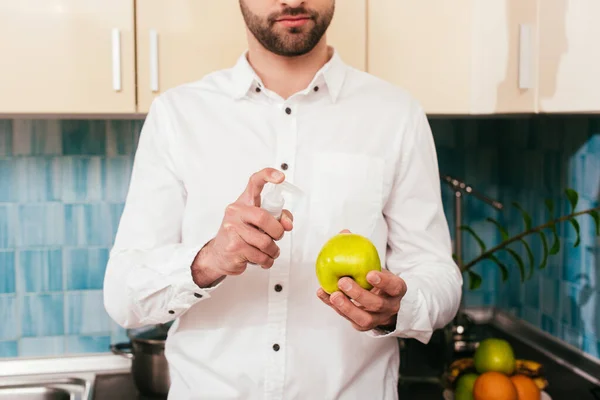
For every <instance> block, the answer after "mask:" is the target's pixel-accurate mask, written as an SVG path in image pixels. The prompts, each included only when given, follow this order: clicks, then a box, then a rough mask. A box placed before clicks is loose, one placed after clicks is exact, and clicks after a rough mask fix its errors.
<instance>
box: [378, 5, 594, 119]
mask: <svg viewBox="0 0 600 400" xmlns="http://www.w3.org/2000/svg"><path fill="white" fill-rule="evenodd" d="M538 1H539V0H455V1H446V0H419V1H415V0H376V1H370V2H369V9H368V32H367V37H368V45H367V48H368V56H367V60H368V70H369V72H371V73H372V74H374V75H377V76H379V77H381V78H383V79H385V80H388V81H390V82H392V83H394V84H396V85H399V86H401V87H403V88H405V89H406V90H408V91H409V92H410V93H411V94H412V95H413V96H415V97H416V98H417V99H418V100H419V101H420V102H421V104H422V105H423V106H424V108H425V110H426V112H428V113H430V114H493V113H522V112H523V113H529V112H534V111H536V87H535V86H536V82H537V76H536V71H537V51H536V45H535V44H536V40H537V2H538ZM574 1H579V0H574ZM591 1H594V0H591Z"/></svg>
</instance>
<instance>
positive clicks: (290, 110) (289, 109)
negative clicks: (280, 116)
mask: <svg viewBox="0 0 600 400" xmlns="http://www.w3.org/2000/svg"><path fill="white" fill-rule="evenodd" d="M285 113H286V114H287V115H290V114H291V113H292V109H291V108H289V107H286V108H285Z"/></svg>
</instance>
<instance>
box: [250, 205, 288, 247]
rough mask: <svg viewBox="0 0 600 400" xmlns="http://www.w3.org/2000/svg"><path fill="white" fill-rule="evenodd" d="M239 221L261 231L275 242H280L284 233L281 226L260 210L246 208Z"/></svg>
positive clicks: (273, 218)
mask: <svg viewBox="0 0 600 400" xmlns="http://www.w3.org/2000/svg"><path fill="white" fill-rule="evenodd" d="M241 219H242V222H244V223H246V224H250V225H253V226H255V227H257V228H258V229H261V230H262V231H263V232H265V233H266V234H267V235H269V236H271V237H272V238H273V239H275V240H280V239H281V238H282V237H283V234H284V233H285V230H284V229H283V226H282V224H281V223H279V221H277V220H276V219H275V217H273V216H272V215H271V214H269V213H268V212H266V211H265V210H263V209H262V208H258V207H248V208H246V209H245V210H244V211H243V212H242V214H241Z"/></svg>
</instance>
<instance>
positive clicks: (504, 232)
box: [486, 217, 508, 242]
mask: <svg viewBox="0 0 600 400" xmlns="http://www.w3.org/2000/svg"><path fill="white" fill-rule="evenodd" d="M486 219H487V220H488V221H490V222H491V223H493V224H494V225H496V228H498V231H500V235H502V241H503V242H504V241H505V240H508V231H507V230H506V228H505V227H503V226H502V225H501V224H500V222H498V221H496V220H495V219H494V218H491V217H488V218H486Z"/></svg>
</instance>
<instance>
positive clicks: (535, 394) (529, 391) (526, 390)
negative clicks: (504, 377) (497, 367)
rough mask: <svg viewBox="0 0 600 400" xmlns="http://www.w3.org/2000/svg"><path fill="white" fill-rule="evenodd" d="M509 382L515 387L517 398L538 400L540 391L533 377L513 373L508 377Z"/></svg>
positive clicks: (540, 396) (520, 399) (540, 395)
mask: <svg viewBox="0 0 600 400" xmlns="http://www.w3.org/2000/svg"><path fill="white" fill-rule="evenodd" d="M510 380H511V382H512V383H513V385H515V388H516V389H517V394H518V395H519V400H540V399H541V398H542V393H541V391H540V388H539V387H538V386H537V385H536V384H535V382H534V381H533V379H531V378H530V377H528V376H525V375H514V376H511V377H510Z"/></svg>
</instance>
